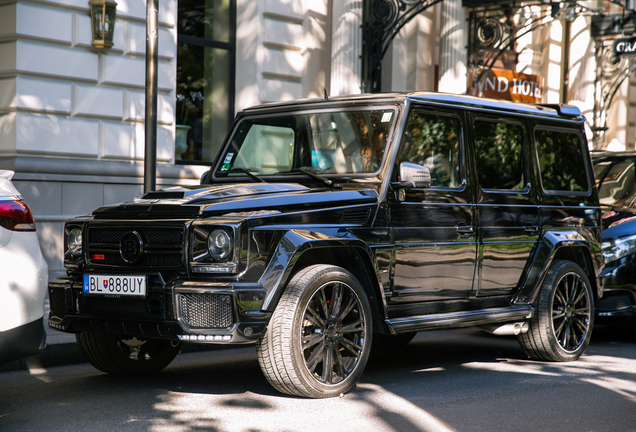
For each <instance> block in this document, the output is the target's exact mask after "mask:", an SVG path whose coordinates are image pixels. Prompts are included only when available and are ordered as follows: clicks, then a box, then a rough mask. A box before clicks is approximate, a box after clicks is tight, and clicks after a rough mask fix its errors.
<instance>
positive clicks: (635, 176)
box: [594, 158, 636, 207]
mask: <svg viewBox="0 0 636 432" xmlns="http://www.w3.org/2000/svg"><path fill="white" fill-rule="evenodd" d="M635 168H636V160H633V159H629V158H627V159H622V160H616V159H614V160H604V161H594V175H595V177H596V186H597V187H598V195H599V201H600V203H601V204H607V205H619V206H626V207H629V206H631V205H632V204H633V203H634V201H635V199H636V170H635Z"/></svg>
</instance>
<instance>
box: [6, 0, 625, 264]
mask: <svg viewBox="0 0 636 432" xmlns="http://www.w3.org/2000/svg"><path fill="white" fill-rule="evenodd" d="M117 3H118V5H117V20H116V24H115V31H114V45H113V47H112V48H110V49H97V48H94V47H93V45H92V43H91V41H92V40H91V19H90V16H89V4H88V0H29V1H21V0H8V1H7V0H5V1H1V0H0V168H3V169H11V170H13V171H15V172H16V174H15V177H14V183H15V184H16V187H17V188H18V189H19V190H20V191H21V193H22V194H23V195H24V197H25V198H26V200H27V202H28V203H29V205H30V206H31V208H32V210H33V213H34V215H35V218H36V222H37V225H38V234H39V236H40V241H41V245H42V250H43V252H44V254H45V256H46V258H47V261H48V263H49V268H50V271H51V275H52V276H56V275H58V274H60V273H62V272H63V271H64V268H63V263H62V261H63V257H62V250H63V245H62V238H63V232H62V231H63V223H64V221H65V220H66V219H68V218H69V217H72V216H76V215H79V214H86V213H89V212H91V211H92V210H93V209H95V208H97V207H100V206H103V205H109V204H113V203H117V202H121V201H124V200H128V199H131V198H132V197H134V196H136V195H139V194H140V193H142V192H143V185H144V173H143V170H144V143H145V137H144V124H145V123H144V121H145V118H144V115H145V107H144V106H145V68H146V63H145V47H146V5H145V1H143V0H118V1H117ZM473 3H474V4H472V3H471V2H470V1H467V0H464V1H463V2H462V1H461V0H443V1H439V0H434V1H421V2H413V1H409V2H407V1H403V0H368V1H365V2H361V1H359V0H340V1H337V0H310V1H307V0H304V1H303V0H291V1H290V0H159V1H158V4H159V11H158V16H159V39H158V40H159V43H158V46H159V60H158V63H159V64H158V113H157V120H158V127H157V187H168V186H173V185H188V184H197V183H198V182H199V178H200V176H201V175H202V174H203V173H204V172H205V170H206V166H209V164H210V163H211V162H212V161H213V159H214V156H215V154H216V150H217V149H218V148H219V146H220V145H221V143H222V141H223V139H224V137H225V135H226V133H227V131H228V130H229V128H230V125H231V121H232V118H233V116H234V114H235V113H236V112H237V111H239V110H241V109H244V108H246V107H249V106H252V105H257V104H262V103H268V102H275V101H280V100H287V99H298V98H322V97H324V95H325V94H327V95H330V96H335V95H344V94H357V93H361V92H364V91H409V90H431V91H433V90H439V91H447V92H451V93H468V94H475V95H478V96H480V95H487V96H494V97H501V98H512V99H515V98H519V99H516V100H528V101H531V102H542V103H570V104H573V105H576V106H578V107H579V108H580V109H581V111H582V112H583V113H584V114H585V115H586V117H587V118H588V126H589V127H588V129H589V131H588V132H589V136H588V138H589V139H590V142H591V143H593V145H594V146H595V147H597V148H606V147H607V146H608V145H610V146H614V147H619V148H620V147H621V146H624V147H626V148H628V149H633V148H634V136H635V132H634V123H635V121H636V78H633V77H632V75H633V74H631V73H629V72H630V71H632V70H633V69H631V68H632V67H633V66H632V65H633V60H632V58H631V57H630V58H627V57H626V58H620V59H619V60H618V61H616V59H615V58H610V57H611V55H609V56H607V57H608V61H606V59H605V58H604V57H603V55H604V54H603V52H602V46H607V43H608V42H607V41H608V40H609V41H611V40H612V39H613V38H615V37H617V33H616V32H613V33H612V31H609V30H608V31H605V30H601V31H599V30H595V29H594V23H595V21H594V20H596V22H599V21H598V16H605V15H606V14H610V15H611V14H613V15H612V16H619V15H620V12H621V11H620V10H618V9H616V8H617V7H618V6H616V5H615V4H610V3H609V2H597V1H593V2H579V3H578V5H579V6H577V7H578V9H576V8H574V6H573V7H572V8H568V7H567V4H566V7H563V8H562V10H559V11H555V10H551V9H550V5H549V4H543V3H538V2H535V3H532V2H529V3H527V4H522V5H521V6H519V7H518V8H517V9H515V10H514V11H511V10H510V8H508V9H506V10H504V11H503V12H502V8H501V7H500V5H499V2H497V1H496V0H495V1H493V2H492V3H489V4H486V6H484V2H473ZM581 4H582V5H583V6H584V7H583V8H581V6H580V5H581ZM556 12H558V13H556ZM502 13H503V15H501V14H502ZM630 13H631V12H630ZM506 14H507V15H506ZM595 16H596V17H597V18H594V17H595ZM622 24H623V23H622ZM622 27H623V28H621V29H620V30H621V34H620V35H624V34H631V33H630V32H633V30H632V29H631V28H625V26H624V25H623V26H622ZM604 31H605V33H603V32H604ZM620 35H618V36H620ZM376 42H378V43H377V44H376ZM603 43H604V44H605V45H603ZM609 60H611V61H609ZM612 68H613V69H612ZM606 69H607V70H606ZM616 70H619V71H621V73H622V74H623V75H622V79H620V78H615V77H614V78H612V75H611V74H612V73H616ZM626 72H627V74H626ZM603 77H605V78H603ZM608 83H609V84H608ZM608 94H611V98H610V97H608V96H607V95H608ZM524 98H525V99H524ZM528 98H529V99H528ZM603 98H605V99H603ZM599 107H601V108H602V109H599ZM599 112H600V114H599Z"/></svg>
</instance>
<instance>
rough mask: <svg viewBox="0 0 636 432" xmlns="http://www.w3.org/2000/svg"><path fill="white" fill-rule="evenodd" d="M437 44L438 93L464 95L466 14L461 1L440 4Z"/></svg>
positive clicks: (450, 0) (447, 0)
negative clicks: (438, 38)
mask: <svg viewBox="0 0 636 432" xmlns="http://www.w3.org/2000/svg"><path fill="white" fill-rule="evenodd" d="M441 7H442V10H441V20H440V21H441V23H440V42H439V86H438V88H439V91H441V92H447V93H456V94H465V93H466V82H467V77H466V74H467V71H468V68H467V64H468V52H467V49H466V45H467V30H468V23H467V22H466V14H465V12H464V8H463V7H462V1H461V0H444V1H443V2H442V6H441Z"/></svg>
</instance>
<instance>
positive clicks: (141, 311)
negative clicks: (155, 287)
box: [78, 292, 166, 319]
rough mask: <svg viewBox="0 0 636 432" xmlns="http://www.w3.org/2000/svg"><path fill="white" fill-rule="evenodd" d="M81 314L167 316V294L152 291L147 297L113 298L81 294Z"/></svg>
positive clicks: (143, 316) (125, 316) (136, 316)
mask: <svg viewBox="0 0 636 432" xmlns="http://www.w3.org/2000/svg"><path fill="white" fill-rule="evenodd" d="M78 305H79V314H80V315H91V316H95V317H104V318H144V319H165V318H166V295H165V294H164V293H162V292H150V293H148V295H147V296H146V297H145V298H142V299H135V298H125V297H122V298H111V297H97V296H87V295H82V294H80V295H79V296H78Z"/></svg>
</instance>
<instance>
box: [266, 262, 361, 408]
mask: <svg viewBox="0 0 636 432" xmlns="http://www.w3.org/2000/svg"><path fill="white" fill-rule="evenodd" d="M371 322H372V321H371V308H370V306H369V302H368V300H367V297H366V294H365V292H364V290H363V288H362V287H361V285H360V283H359V282H358V281H357V280H356V279H355V277H354V276H353V275H352V274H351V273H349V272H347V271H346V270H344V269H342V268H340V267H334V266H326V265H316V266H311V267H307V268H305V269H303V270H301V271H300V272H299V273H298V274H296V275H295V276H294V278H293V279H292V281H291V282H290V284H289V286H288V287H287V290H286V291H285V292H284V293H283V296H282V297H281V300H280V302H279V305H278V307H277V308H276V310H275V311H274V314H273V316H272V319H271V320H270V323H269V325H268V327H267V329H266V331H265V332H264V334H263V336H262V337H261V339H260V340H259V342H258V344H257V352H258V358H259V362H260V364H261V369H262V370H263V373H264V374H265V376H266V377H267V379H268V381H269V382H270V383H271V384H272V385H273V386H274V387H275V388H276V389H277V390H279V391H281V392H283V393H287V394H292V395H297V396H306V397H330V396H338V395H340V394H342V393H345V392H346V391H348V390H349V389H351V388H352V387H353V386H354V385H355V383H356V381H357V379H358V378H359V376H360V375H361V374H362V371H363V370H364V366H365V365H366V362H367V359H368V357H369V351H370V347H371V337H372V336H371V334H372V330H371Z"/></svg>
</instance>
